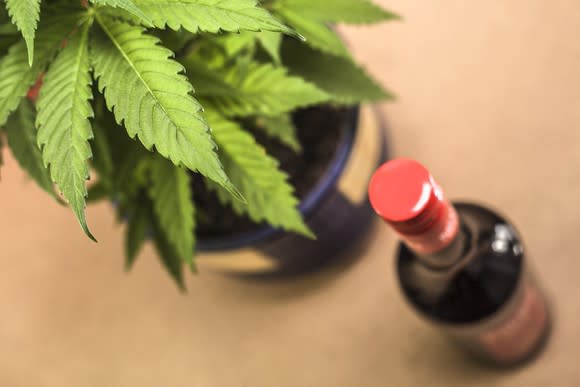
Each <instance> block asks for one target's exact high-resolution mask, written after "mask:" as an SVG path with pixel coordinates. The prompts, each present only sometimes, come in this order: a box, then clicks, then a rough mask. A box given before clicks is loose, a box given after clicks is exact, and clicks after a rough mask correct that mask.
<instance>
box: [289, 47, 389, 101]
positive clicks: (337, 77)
mask: <svg viewBox="0 0 580 387" xmlns="http://www.w3.org/2000/svg"><path fill="white" fill-rule="evenodd" d="M282 52H283V58H282V61H283V63H284V65H286V66H287V67H288V68H289V69H290V72H291V73H292V74H294V75H296V76H299V77H301V78H303V79H305V80H307V81H310V82H312V83H314V84H315V85H316V86H318V87H319V88H320V89H322V90H324V91H325V92H327V93H328V94H329V95H331V96H332V99H333V100H335V101H336V102H339V103H343V104H353V103H360V102H367V101H368V102H375V101H380V100H384V99H390V98H393V95H392V94H391V93H389V92H388V91H386V90H384V89H383V88H382V87H381V86H380V85H379V84H378V82H376V81H375V80H374V79H372V78H371V77H370V76H369V75H368V74H367V73H366V72H365V71H364V69H362V68H361V67H359V66H358V65H357V64H355V63H354V62H353V61H352V60H351V59H348V58H344V57H336V56H332V55H329V54H325V53H323V52H321V51H317V50H314V49H312V48H310V47H307V46H305V45H303V44H296V43H295V42H292V41H286V42H284V45H283V49H282Z"/></svg>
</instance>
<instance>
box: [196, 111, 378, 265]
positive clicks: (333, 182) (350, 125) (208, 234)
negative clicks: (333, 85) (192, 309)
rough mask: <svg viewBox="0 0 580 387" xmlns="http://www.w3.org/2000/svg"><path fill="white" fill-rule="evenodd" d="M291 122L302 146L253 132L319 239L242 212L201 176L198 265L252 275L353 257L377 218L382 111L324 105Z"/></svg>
mask: <svg viewBox="0 0 580 387" xmlns="http://www.w3.org/2000/svg"><path fill="white" fill-rule="evenodd" d="M294 123H295V125H296V128H297V135H298V139H299V140H300V142H301V143H302V144H303V151H302V152H298V153H297V152H294V151H292V150H290V149H289V148H287V147H285V146H282V145H280V144H279V143H277V142H274V141H273V140H271V139H269V138H267V137H266V136H264V135H262V134H261V133H260V131H254V133H253V134H254V135H255V136H256V138H257V140H258V141H259V142H260V143H262V144H263V145H265V146H266V148H267V149H268V153H269V154H270V155H272V156H274V157H276V158H277V159H278V160H279V161H280V166H281V168H282V169H283V170H284V171H286V172H287V173H288V174H289V176H290V182H291V183H292V185H293V186H294V187H296V194H297V196H298V197H299V199H300V200H301V203H300V205H299V210H300V212H301V213H302V214H303V216H304V219H305V221H306V223H307V224H308V226H310V228H311V229H312V230H313V231H314V233H315V234H316V236H317V239H316V240H310V239H307V238H305V237H302V236H300V235H297V234H294V233H290V232H285V231H283V230H279V229H275V228H272V227H270V226H268V225H265V224H261V225H256V224H253V223H252V222H251V221H249V219H247V218H244V217H238V216H236V215H235V214H234V213H233V211H232V210H231V209H229V208H228V207H224V206H221V205H220V204H219V202H218V201H217V198H216V197H215V196H214V195H213V194H211V193H209V192H207V191H206V190H205V189H204V188H203V184H202V183H201V182H197V183H195V185H196V186H195V187H194V189H195V192H196V195H195V200H196V207H197V208H198V209H200V210H201V211H202V213H201V216H199V217H198V231H197V235H198V242H197V248H198V255H197V258H196V261H197V265H198V267H199V269H200V270H202V271H203V270H205V269H207V270H210V269H211V270H217V271H221V272H224V273H227V274H234V275H241V276H250V277H276V276H285V275H295V274H300V273H303V272H306V271H310V270H314V269H317V268H319V267H322V266H323V265H326V264H329V263H332V262H337V261H340V260H342V259H349V258H352V257H349V250H350V252H352V249H353V248H354V246H356V245H357V244H358V243H359V242H360V241H361V240H362V237H363V236H364V235H365V234H367V233H368V231H369V229H370V226H371V224H372V223H373V220H374V218H375V217H374V213H373V212H372V209H371V207H370V205H369V202H368V198H367V186H368V183H369V181H370V178H371V175H372V173H373V172H374V170H375V169H376V168H377V167H378V166H379V165H380V164H382V163H383V162H384V161H385V159H386V153H387V152H386V149H387V147H386V142H385V135H384V133H385V130H384V127H383V125H382V121H381V119H380V115H379V113H378V112H377V111H376V110H375V109H373V108H372V107H370V106H357V107H353V108H348V109H345V108H343V109H339V108H333V107H328V106H319V107H315V108H310V109H305V110H302V111H299V112H297V113H296V114H295V116H294ZM198 192H200V193H199V194H198ZM204 218H205V219H204Z"/></svg>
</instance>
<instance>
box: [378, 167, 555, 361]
mask: <svg viewBox="0 0 580 387" xmlns="http://www.w3.org/2000/svg"><path fill="white" fill-rule="evenodd" d="M369 195H370V199H371V203H372V204H373V207H374V208H375V210H376V211H377V213H379V215H381V216H382V217H383V219H385V221H387V223H389V224H390V225H391V226H392V227H393V228H394V229H395V230H396V231H397V233H398V234H399V235H400V237H401V239H402V242H401V243H400V245H399V249H398V254H397V274H398V279H399V282H400V285H401V288H402V291H403V293H404V295H405V297H406V299H407V300H408V301H409V303H410V304H411V305H412V306H413V307H414V308H415V310H417V311H418V312H419V313H420V314H421V315H422V316H423V317H424V318H426V319H427V320H428V321H431V322H433V323H435V324H437V325H438V326H440V327H441V328H443V329H444V330H445V332H446V333H448V334H449V335H450V336H451V337H452V338H453V339H455V340H456V341H457V342H458V343H459V344H460V345H461V346H463V347H465V348H466V349H467V350H469V351H471V352H473V353H475V354H476V355H478V356H480V357H481V358H484V359H487V360H490V361H492V362H494V363H496V364H500V365H514V364H518V363H521V362H523V361H525V360H527V359H529V358H531V357H532V356H533V355H534V354H535V353H537V352H538V350H539V349H540V348H541V347H542V344H543V343H544V341H545V339H546V337H547V335H548V332H549V327H550V316H549V310H548V306H547V302H546V299H545V297H544V295H543V293H542V291H541V290H540V288H539V287H538V285H537V283H536V281H535V280H534V279H533V278H532V275H531V274H530V272H529V269H528V267H527V259H526V251H525V248H524V246H523V243H522V241H521V238H520V236H519V235H518V233H517V231H516V230H515V228H514V227H513V226H512V225H511V224H510V223H509V222H508V221H507V220H506V219H504V218H503V217H502V216H500V215H498V214H497V213H496V212H495V211H492V210H490V209H487V208H484V207H482V206H479V205H476V204H468V203H455V204H454V205H452V204H450V203H449V202H448V201H447V200H446V199H445V198H444V195H443V192H442V191H441V189H440V188H439V186H438V185H437V183H436V182H435V181H434V179H433V177H432V176H431V175H430V174H429V172H428V171H427V170H426V169H425V168H424V167H423V166H422V165H420V164H419V163H417V162H415V161H412V160H405V159H399V160H393V161H390V162H388V163H387V164H385V165H383V166H382V167H381V168H380V169H379V170H378V171H377V172H376V174H375V175H374V176H373V179H372V181H371V185H370V188H369Z"/></svg>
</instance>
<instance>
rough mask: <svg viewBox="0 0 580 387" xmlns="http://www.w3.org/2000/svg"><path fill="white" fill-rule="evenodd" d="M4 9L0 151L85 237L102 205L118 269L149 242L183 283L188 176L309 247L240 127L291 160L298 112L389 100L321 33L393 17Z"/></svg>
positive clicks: (85, 5)
mask: <svg viewBox="0 0 580 387" xmlns="http://www.w3.org/2000/svg"><path fill="white" fill-rule="evenodd" d="M3 2H4V3H5V4H1V3H2V0H0V128H2V129H1V130H2V131H3V132H5V135H3V136H2V137H0V139H2V138H4V139H5V141H4V142H5V143H6V144H7V145H8V147H10V149H11V151H12V153H13V156H14V158H15V159H16V160H17V161H18V162H19V164H20V165H21V166H22V168H23V169H24V170H26V172H27V173H28V174H29V175H30V177H31V178H32V179H34V181H36V183H38V185H39V186H40V187H41V188H42V189H44V190H45V191H46V192H47V193H48V194H50V195H52V196H53V197H54V198H55V200H56V201H57V202H60V203H65V204H67V205H69V206H70V208H71V209H72V211H73V212H74V214H75V215H76V217H77V218H78V221H79V223H80V226H81V227H82V229H83V230H84V232H85V233H86V234H87V235H88V237H90V238H91V239H94V237H93V235H92V234H91V232H90V231H89V227H88V225H87V221H86V218H85V207H86V203H87V202H90V201H96V200H108V201H110V202H111V203H113V205H114V208H116V210H117V211H118V213H119V218H120V219H122V220H123V221H124V222H127V224H128V225H127V231H126V232H127V235H126V241H127V242H126V255H127V257H126V265H127V267H130V266H131V265H132V264H133V262H134V260H135V257H136V256H137V253H138V251H139V249H140V246H141V245H142V243H143V241H144V240H146V239H149V238H150V239H152V240H153V242H154V244H155V246H156V247H157V249H158V251H159V256H160V258H161V261H162V262H163V264H164V266H165V267H166V268H167V269H168V271H169V273H170V274H171V275H172V276H173V277H174V279H175V280H176V281H177V283H178V284H179V285H181V286H183V272H182V271H183V266H184V264H186V265H189V266H190V267H191V268H192V269H194V268H195V264H194V250H195V229H196V225H195V223H196V221H195V219H196V216H195V212H196V208H195V204H194V203H195V201H194V199H193V198H194V197H195V192H192V191H193V189H192V183H191V180H192V178H196V179H198V178H199V179H203V182H204V183H205V185H207V187H208V188H209V189H210V190H212V191H215V193H216V194H217V196H218V197H219V199H220V201H221V202H223V203H224V204H227V205H231V207H232V208H233V210H234V211H235V212H236V213H238V214H245V215H246V216H248V217H249V218H250V219H252V220H253V221H255V222H266V223H269V224H270V225H272V226H274V227H278V228H283V229H285V230H288V231H293V232H297V233H300V234H303V235H305V236H309V237H313V235H312V233H311V231H310V230H309V229H308V227H307V226H306V225H305V223H304V221H303V219H302V218H301V215H300V213H299V211H298V210H297V204H298V200H297V198H296V197H295V196H294V193H293V188H292V187H291V186H290V184H289V183H288V181H287V175H286V174H284V173H283V172H282V171H281V170H280V169H279V167H278V162H277V161H276V160H275V159H274V158H272V157H271V156H269V155H268V153H267V151H266V150H265V149H264V148H263V147H262V146H261V145H260V144H259V143H258V142H257V141H256V140H255V138H254V136H253V135H252V134H251V132H249V131H247V130H245V129H244V128H245V127H246V125H248V124H249V123H252V122H260V125H257V127H259V128H261V130H263V131H264V132H265V133H266V134H267V135H268V136H272V137H273V138H276V139H278V140H279V141H280V142H282V143H283V144H286V145H288V146H289V147H291V148H292V149H294V150H296V151H297V152H299V151H300V144H298V142H297V139H296V135H295V129H294V127H293V126H292V121H291V116H290V114H291V113H292V112H293V111H295V110H296V109H298V108H301V107H306V106H309V105H316V104H342V105H345V104H346V105H348V104H356V103H359V102H361V101H375V100H379V99H383V98H385V97H388V94H387V93H386V92H385V91H384V90H383V89H382V88H381V87H380V86H378V85H377V84H376V82H374V81H373V80H372V79H371V78H370V77H369V76H368V75H367V74H366V73H365V72H364V71H363V70H362V69H361V68H360V67H359V66H357V65H356V64H355V63H354V61H353V59H352V58H351V56H350V55H349V52H348V50H347V49H346V48H345V45H344V44H343V41H342V40H341V39H340V38H339V36H338V35H337V33H336V32H335V30H334V29H333V28H332V26H331V23H335V22H346V23H353V24H362V23H373V22H379V21H383V20H389V19H394V18H396V15H394V14H393V13H390V12H388V11H385V10H383V9H381V8H379V7H378V6H376V5H374V4H372V3H371V2H370V1H368V0H264V1H262V2H260V3H257V2H256V0H91V1H87V0H84V1H82V0H3ZM4 5H5V7H4ZM194 90H195V92H194ZM194 95H195V96H194ZM321 129H322V128H321ZM196 176H201V177H196ZM89 177H90V183H89V182H88V180H89Z"/></svg>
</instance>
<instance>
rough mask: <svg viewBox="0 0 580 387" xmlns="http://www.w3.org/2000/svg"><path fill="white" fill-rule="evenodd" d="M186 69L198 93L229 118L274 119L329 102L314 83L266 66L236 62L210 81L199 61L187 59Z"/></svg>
mask: <svg viewBox="0 0 580 387" xmlns="http://www.w3.org/2000/svg"><path fill="white" fill-rule="evenodd" d="M186 66H187V70H188V75H189V76H190V78H191V79H192V80H194V79H197V83H196V85H197V94H198V95H199V96H203V97H205V98H206V99H208V100H209V102H210V104H212V105H213V106H215V107H216V108H218V109H219V110H220V111H221V112H222V113H223V114H225V115H228V116H248V115H254V114H262V115H267V116H276V115H279V114H283V113H286V112H289V111H291V110H294V109H296V108H299V107H305V106H310V105H314V104H317V103H321V102H324V101H327V100H328V95H327V94H326V93H325V92H323V91H322V90H320V89H318V88H317V87H316V86H314V85H313V84H311V83H309V82H305V81H304V80H303V79H302V78H298V77H293V76H290V75H288V74H287V70H286V69H285V68H282V67H276V66H273V65H272V64H269V63H266V64H261V63H258V62H248V63H240V62H239V61H238V62H237V63H236V65H235V66H232V67H231V68H228V69H224V70H222V71H220V72H218V71H215V72H214V74H216V75H217V76H213V77H211V78H209V77H204V74H206V75H207V74H208V73H209V72H210V71H209V70H208V69H204V68H203V63H201V62H199V61H194V60H190V61H188V62H187V63H186ZM202 79H203V80H202ZM228 89H229V90H231V91H232V92H231V93H229V94H228V93H227V90H228Z"/></svg>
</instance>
